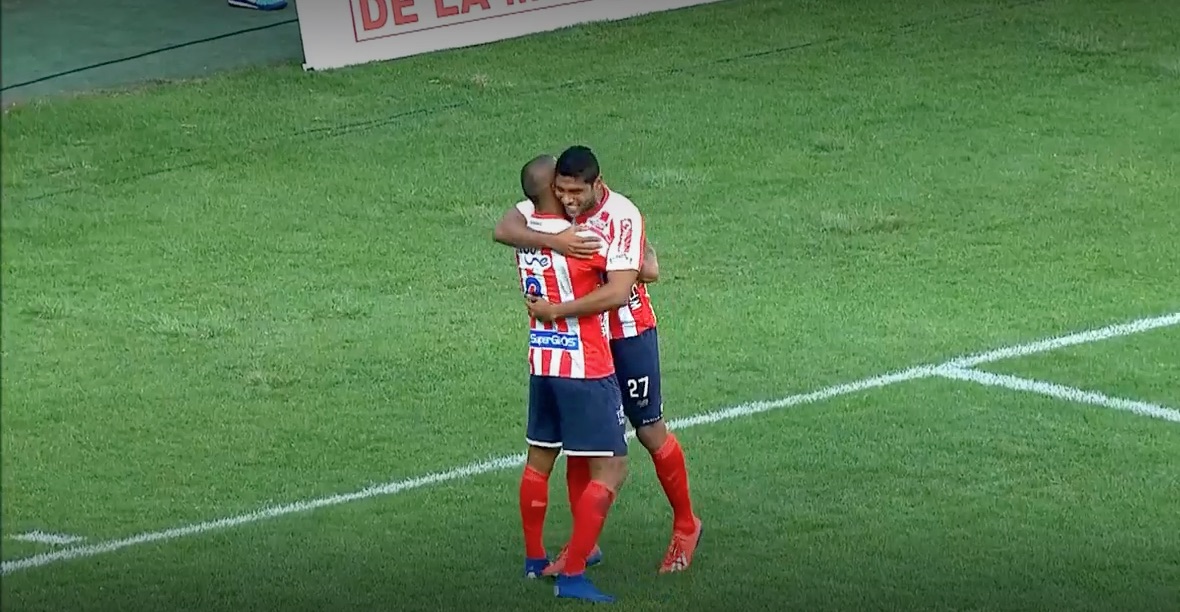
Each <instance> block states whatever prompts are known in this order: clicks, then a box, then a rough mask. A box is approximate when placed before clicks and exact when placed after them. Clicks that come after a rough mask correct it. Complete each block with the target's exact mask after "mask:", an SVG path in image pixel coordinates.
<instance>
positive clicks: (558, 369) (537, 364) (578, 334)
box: [516, 200, 615, 378]
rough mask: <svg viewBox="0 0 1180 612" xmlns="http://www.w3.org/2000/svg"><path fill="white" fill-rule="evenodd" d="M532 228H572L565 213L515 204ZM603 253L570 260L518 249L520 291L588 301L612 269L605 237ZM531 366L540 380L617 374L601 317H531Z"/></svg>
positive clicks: (558, 300) (542, 251)
mask: <svg viewBox="0 0 1180 612" xmlns="http://www.w3.org/2000/svg"><path fill="white" fill-rule="evenodd" d="M516 208H517V210H519V211H520V212H521V214H523V215H524V216H525V219H527V220H528V224H529V228H530V229H532V230H534V231H538V232H544V233H547V234H559V233H561V232H563V231H565V230H566V229H568V228H569V227H570V225H572V224H571V223H570V222H569V220H568V219H566V218H565V217H564V216H560V215H545V214H541V213H538V212H536V210H535V209H534V207H533V204H532V202H529V201H527V200H526V201H524V202H521V203H519V204H517V205H516ZM595 234H596V235H597V237H598V238H599V239H600V240H604V245H603V248H602V250H601V251H600V252H599V253H598V254H597V255H596V256H594V257H593V258H590V259H577V258H568V259H567V258H566V257H565V256H563V255H562V254H560V253H557V252H554V251H552V250H550V249H517V251H516V262H517V268H518V269H519V272H520V282H521V287H522V288H523V289H524V292H525V293H527V294H532V295H538V296H541V297H542V298H543V299H546V300H549V301H550V302H554V303H562V302H572V301H574V300H576V299H578V298H580V297H585V296H586V295H589V294H590V293H591V292H593V291H594V290H595V289H597V288H598V287H599V286H600V285H601V284H602V276H603V274H605V273H606V269H607V255H608V249H607V246H606V243H605V236H602V235H601V234H599V233H598V232H595ZM529 368H530V372H531V373H532V374H534V375H536V376H558V377H561V378H605V377H607V376H612V375H614V373H615V365H614V359H613V358H612V357H611V352H610V335H609V332H608V330H607V323H606V317H605V316H604V315H602V314H598V315H591V316H587V317H569V318H566V319H558V320H557V321H554V322H552V323H545V322H543V321H538V320H537V319H535V318H533V317H529Z"/></svg>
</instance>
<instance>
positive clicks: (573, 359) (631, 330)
mask: <svg viewBox="0 0 1180 612" xmlns="http://www.w3.org/2000/svg"><path fill="white" fill-rule="evenodd" d="M521 188H522V190H523V191H524V195H525V197H526V198H527V199H526V200H524V201H522V202H520V203H519V204H517V205H516V206H515V207H514V208H512V209H510V210H509V211H508V212H506V213H505V214H504V217H503V218H502V219H501V220H500V222H499V223H498V224H497V225H496V229H495V233H494V237H495V240H496V241H497V242H500V243H502V244H506V245H509V246H513V247H515V248H516V249H517V267H518V269H519V272H520V278H521V284H522V288H523V290H524V292H525V295H526V303H527V307H528V310H529V315H530V317H529V327H530V330H529V364H530V372H531V376H530V382H529V419H528V431H527V434H526V442H527V443H528V460H527V462H526V465H525V468H524V473H523V475H522V477H521V483H520V514H521V521H522V526H523V530H524V538H525V575H526V576H527V577H538V576H542V575H543V576H556V577H557V583H556V587H555V590H556V593H557V596H558V597H572V598H576V599H585V600H591V601H603V602H606V601H612V598H611V597H610V596H608V595H605V594H603V593H601V592H599V591H598V590H597V589H596V588H595V587H594V586H593V585H592V584H591V583H590V582H589V581H588V580H587V579H586V577H585V569H586V567H587V566H589V565H594V564H595V563H597V562H599V561H601V559H602V551H601V550H600V549H599V547H598V544H597V542H598V537H599V535H600V534H601V532H602V527H603V525H604V523H605V521H606V515H607V512H608V510H609V508H610V506H611V504H612V503H613V502H614V499H615V496H616V492H617V491H618V489H619V487H620V486H621V485H622V484H623V481H624V480H625V478H626V453H627V447H626V438H625V429H624V427H625V426H624V422H625V420H628V421H630V423H631V425H632V427H634V428H635V433H636V437H637V438H638V439H639V441H640V442H641V443H642V444H643V446H644V447H645V448H646V449H647V450H648V452H649V454H650V455H651V457H652V461H653V462H654V464H655V468H656V474H657V476H658V477H659V480H660V484H661V486H662V487H663V489H664V493H665V494H666V496H667V498H668V502H669V503H670V504H671V506H672V512H673V526H672V541H671V543H670V544H669V546H668V549H667V552H666V553H665V555H664V560H663V563H662V564H661V565H660V569H659V571H660V573H667V572H675V571H680V570H684V569H687V568H688V566H689V564H691V562H692V558H693V554H694V552H695V551H696V548H697V544H698V543H699V542H700V538H701V531H702V529H701V521H700V519H699V518H697V516H696V515H695V514H694V512H693V509H692V501H691V496H690V495H689V488H688V470H687V467H686V464H685V458H684V451H683V450H682V449H681V447H680V443H679V441H678V440H677V439H676V437H675V436H674V435H673V434H672V433H671V432H669V431H668V429H667V426H666V425H665V423H664V419H663V401H662V397H661V395H660V360H659V342H658V339H657V333H656V317H655V313H654V311H653V309H652V306H651V300H650V297H649V296H648V292H647V284H648V283H652V282H655V281H656V280H657V279H658V276H659V267H658V264H657V261H656V254H655V250H654V249H653V248H652V247H651V246H650V244H648V242H647V240H646V234H645V231H644V219H643V216H642V215H641V214H640V213H639V210H638V209H637V208H636V206H635V204H634V203H632V202H631V200H629V199H628V198H626V197H625V196H623V195H621V194H618V193H615V192H612V191H611V190H610V189H609V188H607V186H606V185H605V184H604V183H603V180H602V177H601V173H600V168H599V164H598V160H597V158H596V157H595V155H594V153H593V152H592V151H591V150H590V149H588V148H586V147H571V148H569V149H567V150H566V151H565V152H564V153H562V154H561V156H560V157H559V158H557V159H556V160H555V159H554V158H553V157H550V156H541V157H538V158H536V159H534V160H532V161H530V162H529V163H528V164H526V165H525V167H524V169H523V170H522V171H521ZM562 451H564V453H565V455H566V457H567V460H566V483H567V487H568V489H569V501H570V508H571V510H572V512H573V518H574V527H573V533H572V535H571V537H570V540H569V542H568V543H567V544H566V546H565V547H563V548H562V550H561V552H560V553H559V554H558V556H557V557H556V558H555V559H553V561H552V562H550V561H549V558H548V555H547V553H546V551H545V546H544V541H543V537H542V535H543V531H544V522H545V514H546V510H547V508H548V498H549V474H550V473H551V472H552V470H553V466H554V464H555V463H556V460H557V456H558V454H559V453H561V452H562Z"/></svg>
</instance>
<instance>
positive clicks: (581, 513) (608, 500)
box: [561, 480, 615, 576]
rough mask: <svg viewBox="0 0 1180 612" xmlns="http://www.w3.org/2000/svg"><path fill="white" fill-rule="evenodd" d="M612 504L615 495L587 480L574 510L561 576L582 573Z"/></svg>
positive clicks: (604, 487)
mask: <svg viewBox="0 0 1180 612" xmlns="http://www.w3.org/2000/svg"><path fill="white" fill-rule="evenodd" d="M614 501H615V492H614V491H613V490H611V488H610V487H608V486H606V485H604V484H602V483H601V482H599V481H597V480H591V481H590V484H589V485H587V486H586V491H585V492H583V493H582V497H580V498H579V499H578V505H577V507H576V508H574V533H573V535H571V536H570V544H569V553H568V555H567V556H566V558H565V569H564V570H562V572H561V573H562V574H565V575H567V576H573V575H576V574H581V573H582V572H584V571H586V557H587V556H589V555H590V551H592V550H594V546H595V544H597V543H598V536H600V535H602V527H603V525H605V524H606V515H607V513H608V512H610V506H611V504H613V503H614Z"/></svg>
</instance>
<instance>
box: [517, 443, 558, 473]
mask: <svg viewBox="0 0 1180 612" xmlns="http://www.w3.org/2000/svg"><path fill="white" fill-rule="evenodd" d="M560 454H561V449H560V448H547V447H542V446H529V450H528V453H526V454H525V463H526V464H528V466H529V467H531V468H533V469H534V470H537V471H538V472H541V473H542V474H549V473H552V472H553V466H554V464H556V463H557V456H558V455H560Z"/></svg>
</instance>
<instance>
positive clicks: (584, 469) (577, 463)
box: [565, 455, 590, 514]
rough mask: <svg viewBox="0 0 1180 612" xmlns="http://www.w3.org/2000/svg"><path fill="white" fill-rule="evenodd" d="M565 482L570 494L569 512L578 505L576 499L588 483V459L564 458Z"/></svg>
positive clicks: (580, 495)
mask: <svg viewBox="0 0 1180 612" xmlns="http://www.w3.org/2000/svg"><path fill="white" fill-rule="evenodd" d="M565 484H566V487H567V488H568V489H569V494H570V514H573V512H574V509H575V508H577V507H578V500H579V499H581V498H582V493H583V492H585V491H586V487H587V486H589V485H590V460H589V459H587V458H586V457H570V456H568V455H567V456H566V458H565Z"/></svg>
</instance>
